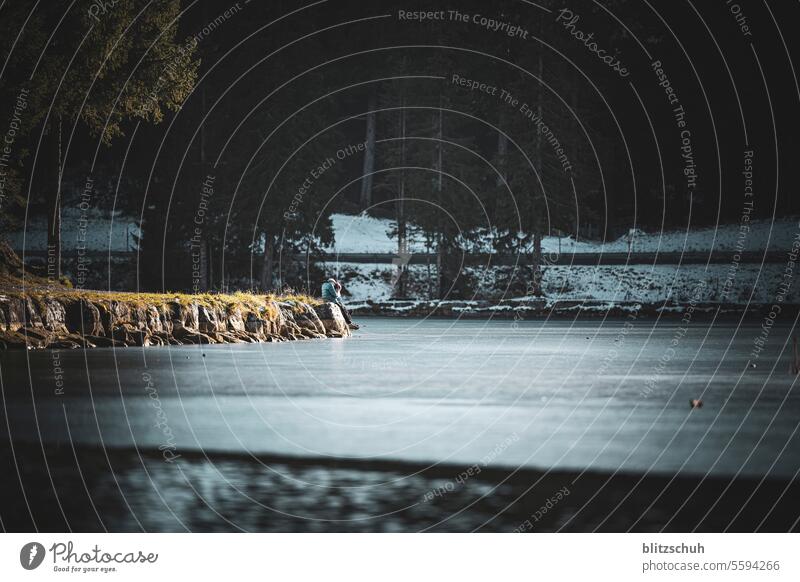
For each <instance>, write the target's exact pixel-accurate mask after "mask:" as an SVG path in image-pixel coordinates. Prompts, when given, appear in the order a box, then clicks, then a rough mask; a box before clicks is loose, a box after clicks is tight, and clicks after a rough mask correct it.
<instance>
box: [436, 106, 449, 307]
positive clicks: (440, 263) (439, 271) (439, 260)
mask: <svg viewBox="0 0 800 582" xmlns="http://www.w3.org/2000/svg"><path fill="white" fill-rule="evenodd" d="M442 125H443V121H442V96H441V95H439V123H438V128H437V130H436V137H437V140H438V141H437V159H436V170H437V173H438V180H437V183H436V191H437V198H438V202H439V206H440V207H441V206H443V203H442V187H443V186H444V184H443V182H442V172H443V165H442V139H443V135H444V132H443V128H442ZM439 215H440V217H441V212H440V213H439ZM444 228H445V226H444V223H443V222H440V223H439V235H438V241H437V244H436V279H437V285H436V287H437V294H438V296H439V299H444V298H445V294H446V293H447V290H446V289H445V287H446V286H447V285H446V284H445V273H444V269H445V267H446V265H445V260H444V257H443V256H442V254H443V252H444V251H443V249H442V241H443V240H444V238H445V237H444V232H443V231H444Z"/></svg>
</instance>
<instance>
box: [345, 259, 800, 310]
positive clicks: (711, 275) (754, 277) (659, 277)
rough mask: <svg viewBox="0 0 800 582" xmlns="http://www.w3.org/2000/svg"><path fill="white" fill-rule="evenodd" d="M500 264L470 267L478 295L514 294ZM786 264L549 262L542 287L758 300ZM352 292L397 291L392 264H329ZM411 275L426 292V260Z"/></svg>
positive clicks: (593, 293) (631, 296)
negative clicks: (501, 284) (502, 284)
mask: <svg viewBox="0 0 800 582" xmlns="http://www.w3.org/2000/svg"><path fill="white" fill-rule="evenodd" d="M497 269H498V267H493V268H491V269H489V270H485V269H477V268H475V269H473V268H469V269H468V273H469V274H470V275H473V276H474V277H475V279H476V280H477V282H478V285H477V287H476V293H475V298H476V299H494V300H498V299H510V298H512V295H510V294H509V295H504V294H503V290H502V289H498V287H497V285H496V284H495V280H496V276H497ZM785 269H786V265H785V264H770V265H764V267H763V268H760V267H759V265H739V267H738V268H736V269H735V270H732V268H731V265H730V264H727V265H725V264H723V265H711V266H709V267H708V268H706V267H705V266H704V265H682V266H680V267H678V266H677V265H657V266H655V267H654V266H651V265H635V266H566V265H565V266H551V267H547V268H546V269H545V272H544V278H543V281H542V285H543V289H544V292H545V294H546V296H547V297H548V299H551V300H554V301H557V300H560V301H584V300H588V301H606V302H612V303H613V302H616V301H641V302H643V303H659V302H663V301H665V300H668V299H672V300H673V301H675V302H677V303H688V302H689V301H692V300H694V301H695V302H697V303H718V302H721V303H735V304H746V303H760V304H768V303H773V302H775V301H776V294H777V293H778V287H779V285H780V283H781V281H782V278H783V276H784V271H785ZM329 270H330V271H332V272H336V273H338V276H340V277H341V278H342V280H343V282H344V285H345V289H346V291H347V292H348V293H349V296H347V298H346V299H347V301H348V302H352V303H359V302H363V301H367V300H371V301H375V302H380V301H387V300H389V299H391V297H392V295H393V293H394V290H395V288H394V285H393V283H394V281H393V274H394V272H395V268H394V266H393V265H388V264H387V265H375V264H372V265H367V264H358V263H338V264H335V265H334V264H330V265H329ZM409 273H410V277H411V279H412V280H414V284H413V287H414V288H415V289H417V290H419V295H418V298H420V299H423V298H424V299H427V298H428V296H427V294H425V290H426V282H427V272H426V268H425V266H424V265H412V266H411V267H410V271H409ZM784 301H785V302H786V303H800V274H799V275H797V276H795V277H794V278H793V280H792V284H791V286H790V287H789V292H788V293H787V294H786V297H785V300H784Z"/></svg>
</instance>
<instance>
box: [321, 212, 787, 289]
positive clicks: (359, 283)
mask: <svg viewBox="0 0 800 582" xmlns="http://www.w3.org/2000/svg"><path fill="white" fill-rule="evenodd" d="M333 226H334V232H335V237H336V238H335V244H334V246H333V247H332V248H331V249H330V250H331V251H334V252H340V253H396V252H397V240H396V238H393V237H392V236H391V235H390V233H391V232H392V229H393V226H394V225H393V223H392V221H389V220H381V219H377V218H372V217H367V216H346V215H342V214H337V215H334V216H333ZM798 233H800V228H799V227H798V223H797V221H796V220H782V221H777V222H774V223H773V222H770V221H753V222H752V223H750V229H749V231H740V229H739V225H724V226H720V227H718V228H716V229H714V228H707V229H699V230H692V231H689V232H686V231H672V232H664V233H644V232H641V231H636V232H633V233H631V234H629V235H626V236H623V237H621V238H619V239H618V240H615V241H611V242H607V243H605V244H603V243H600V242H592V241H587V242H582V241H578V242H576V241H575V240H574V239H572V238H562V239H561V240H560V250H561V253H562V254H563V253H571V252H578V253H600V252H604V253H610V252H628V251H630V252H655V251H660V252H681V251H685V252H693V251H705V252H708V251H711V250H712V249H713V250H715V251H735V250H745V251H758V250H764V249H765V248H769V249H770V250H772V251H788V249H790V248H791V246H792V241H793V240H794V238H795V237H796V236H797V235H798ZM409 246H410V249H411V252H425V249H424V246H423V245H422V244H421V243H420V242H419V241H417V242H412V243H411V244H410V245H409ZM482 246H483V248H490V247H489V245H482ZM542 246H543V248H544V250H545V251H547V252H558V251H559V239H558V238H556V237H546V238H545V239H544V240H543V245H542ZM327 268H328V270H330V271H331V272H333V273H336V274H337V275H338V276H339V277H340V278H341V279H342V280H343V281H344V283H345V288H346V291H347V292H348V293H349V296H348V300H349V301H352V302H361V301H366V300H372V301H385V300H388V299H390V298H391V297H392V295H393V293H394V285H393V275H394V273H395V269H396V267H394V266H393V265H391V264H358V263H343V262H339V263H335V264H334V263H331V264H329V265H328V266H327ZM497 269H498V267H495V268H491V269H488V270H481V269H480V268H477V267H475V268H473V267H470V268H468V269H467V270H466V272H467V273H468V274H469V275H470V276H472V277H473V278H474V280H475V281H476V282H477V287H476V297H477V298H494V299H498V298H501V297H502V289H498V288H496V286H495V284H494V282H495V280H496V278H497ZM785 269H786V265H785V264H783V263H781V264H767V265H764V266H763V268H762V267H760V265H757V264H739V265H737V266H736V269H735V271H734V272H733V275H731V273H732V271H731V265H730V264H719V265H710V266H709V267H708V268H706V267H705V266H704V265H682V266H680V267H678V266H677V265H658V266H652V265H628V266H568V265H564V266H549V267H547V268H546V269H545V271H544V280H543V288H544V291H545V293H546V294H547V296H548V297H550V298H553V299H560V300H565V301H569V300H597V301H609V302H614V301H643V302H649V303H655V302H659V301H664V300H667V299H673V300H675V301H677V302H682V301H689V300H690V299H691V298H692V297H695V298H696V300H697V301H700V302H720V301H724V302H726V303H740V304H743V303H748V302H752V303H769V302H771V301H773V300H774V295H775V292H776V289H777V287H778V285H779V284H780V283H781V280H782V277H783V275H784V271H785ZM409 277H410V278H411V279H413V280H414V281H415V282H416V284H415V286H416V288H418V289H423V290H424V289H427V281H428V280H429V278H430V276H429V273H428V269H427V267H426V266H425V265H412V266H411V267H410V269H409ZM729 277H731V279H730V281H729V283H728V284H729V285H730V290H729V291H728V292H727V294H725V293H724V288H725V284H726V280H728V278H729ZM700 281H703V282H705V283H704V284H703V285H702V286H701V287H698V282H700ZM506 298H507V297H506ZM785 300H786V302H788V303H800V277H795V278H794V279H793V280H792V285H791V287H790V290H789V293H788V294H787V296H786V299H785Z"/></svg>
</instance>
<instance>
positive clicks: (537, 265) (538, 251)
mask: <svg viewBox="0 0 800 582" xmlns="http://www.w3.org/2000/svg"><path fill="white" fill-rule="evenodd" d="M531 283H532V285H531V291H532V292H533V294H534V295H536V296H537V297H540V296H541V295H542V233H541V231H540V230H539V228H538V227H537V228H536V230H535V231H534V233H533V276H532V281H531Z"/></svg>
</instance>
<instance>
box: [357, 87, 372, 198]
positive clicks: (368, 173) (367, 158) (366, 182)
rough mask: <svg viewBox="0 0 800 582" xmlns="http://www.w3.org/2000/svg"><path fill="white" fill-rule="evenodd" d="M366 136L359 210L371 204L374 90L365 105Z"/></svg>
mask: <svg viewBox="0 0 800 582" xmlns="http://www.w3.org/2000/svg"><path fill="white" fill-rule="evenodd" d="M367 108H368V110H369V112H368V113H367V136H366V139H365V146H366V149H365V150H364V170H363V173H362V174H363V175H362V176H361V200H360V203H361V210H366V209H367V208H369V207H370V206H372V172H373V171H374V170H375V113H374V110H375V91H372V92H371V93H370V96H369V102H368V105H367Z"/></svg>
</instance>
